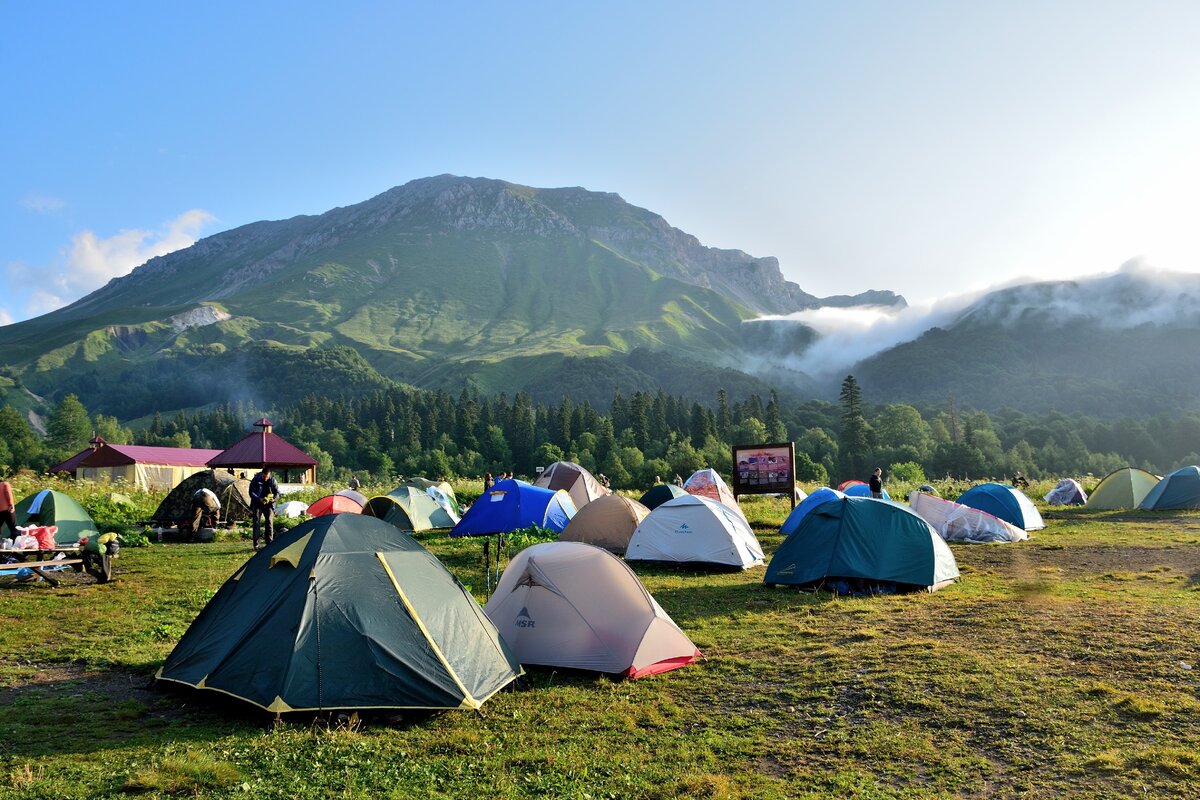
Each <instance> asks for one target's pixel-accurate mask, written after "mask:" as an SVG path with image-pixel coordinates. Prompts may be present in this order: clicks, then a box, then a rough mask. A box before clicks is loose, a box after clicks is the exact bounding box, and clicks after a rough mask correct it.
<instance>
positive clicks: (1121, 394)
mask: <svg viewBox="0 0 1200 800" xmlns="http://www.w3.org/2000/svg"><path fill="white" fill-rule="evenodd" d="M1198 337H1200V275H1192V274H1179V273H1166V272H1159V271H1153V270H1148V269H1145V268H1143V267H1139V266H1137V265H1136V264H1130V265H1127V266H1126V267H1124V268H1123V269H1122V270H1121V271H1119V272H1117V273H1115V274H1112V275H1108V276H1104V277H1100V278H1095V279H1090V280H1077V281H1059V282H1048V283H1036V284H1028V285H1024V286H1017V287H1012V288H1008V289H1003V290H1000V291H996V292H992V293H990V294H988V295H985V296H984V297H983V298H981V299H980V300H978V301H977V302H975V303H974V304H972V305H971V306H969V307H968V308H967V309H966V310H964V311H963V312H962V313H961V314H959V315H958V317H957V318H955V319H954V320H953V321H952V322H951V323H950V324H947V325H945V326H943V327H935V328H932V329H930V330H928V331H926V332H925V333H923V334H922V335H921V336H919V337H918V338H916V339H915V340H913V341H910V342H905V343H903V344H900V345H897V346H895V347H892V348H890V349H888V350H886V351H884V352H882V353H878V354H876V355H874V356H872V357H871V358H868V359H866V360H865V361H862V362H861V363H859V364H857V365H856V366H854V367H853V368H852V369H851V372H853V374H854V375H855V376H856V377H857V378H858V379H859V382H860V383H861V385H862V387H863V390H864V392H865V393H866V394H867V396H869V397H871V396H873V397H881V398H888V399H889V400H891V399H895V400H906V401H910V402H924V403H934V404H937V403H945V402H946V401H947V400H948V399H949V398H950V397H954V398H955V399H956V400H957V402H959V403H960V404H964V405H967V406H973V407H975V408H981V409H985V410H994V409H999V408H1003V407H1005V406H1009V407H1012V408H1017V409H1021V410H1023V411H1028V412H1046V411H1051V410H1055V409H1057V410H1061V411H1068V412H1069V411H1079V412H1083V413H1088V414H1099V415H1104V416H1114V415H1130V416H1134V417H1139V418H1142V417H1145V416H1148V415H1149V414H1154V413H1159V412H1164V411H1179V410H1182V409H1195V408H1198V407H1200V361H1197V358H1196V342H1197V339H1198Z"/></svg>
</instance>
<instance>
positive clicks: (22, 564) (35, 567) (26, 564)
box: [0, 558, 83, 587]
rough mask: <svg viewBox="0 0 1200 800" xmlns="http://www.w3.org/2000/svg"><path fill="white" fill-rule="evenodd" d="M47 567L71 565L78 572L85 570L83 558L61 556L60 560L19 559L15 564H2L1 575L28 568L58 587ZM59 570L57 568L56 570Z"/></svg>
mask: <svg viewBox="0 0 1200 800" xmlns="http://www.w3.org/2000/svg"><path fill="white" fill-rule="evenodd" d="M46 567H70V568H71V569H73V570H75V571H76V572H80V571H82V570H83V559H82V558H60V559H59V560H58V561H18V562H16V563H15V564H0V576H2V575H4V574H5V573H9V572H11V573H16V572H17V571H18V570H22V569H28V570H31V571H32V572H33V574H35V575H37V576H38V577H39V578H41V579H42V580H44V581H45V582H46V583H48V584H50V585H51V586H54V587H57V586H58V581H57V580H55V579H54V577H53V576H52V575H51V574H48V573H47V572H46V571H45V569H46ZM54 571H57V570H54Z"/></svg>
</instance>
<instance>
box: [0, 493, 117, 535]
mask: <svg viewBox="0 0 1200 800" xmlns="http://www.w3.org/2000/svg"><path fill="white" fill-rule="evenodd" d="M13 516H15V517H16V518H17V525H19V526H20V527H28V526H30V525H40V526H46V527H49V526H51V525H57V526H58V532H57V533H55V534H54V542H55V544H61V545H68V544H75V543H76V542H78V541H79V540H80V539H82V538H84V537H87V538H89V539H90V538H92V537H94V536H96V535H97V531H96V523H95V522H93V521H92V517H91V515H89V514H88V512H87V511H86V510H85V509H84V507H83V506H81V505H79V503H77V502H75V499H74V498H73V497H71V496H69V495H65V494H63V493H62V492H56V491H54V490H53V489H42V490H41V491H40V492H35V493H34V494H31V495H29V496H28V497H26V498H25V499H24V500H22V501H21V502H19V503H17V505H16V508H14V509H13ZM6 533H7V531H6Z"/></svg>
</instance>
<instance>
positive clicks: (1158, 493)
mask: <svg viewBox="0 0 1200 800" xmlns="http://www.w3.org/2000/svg"><path fill="white" fill-rule="evenodd" d="M1138 508H1144V509H1147V510H1149V511H1161V510H1165V509H1170V508H1200V467H1195V466H1192V467H1183V468H1182V469H1177V470H1175V471H1174V472H1172V473H1171V474H1170V475H1168V476H1166V477H1165V478H1163V479H1162V480H1161V481H1159V482H1158V483H1156V484H1155V485H1154V488H1153V489H1151V490H1150V493H1149V494H1147V495H1146V497H1145V498H1144V499H1143V500H1142V504H1141V505H1139V506H1138Z"/></svg>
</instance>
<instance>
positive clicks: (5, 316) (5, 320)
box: [0, 308, 15, 325]
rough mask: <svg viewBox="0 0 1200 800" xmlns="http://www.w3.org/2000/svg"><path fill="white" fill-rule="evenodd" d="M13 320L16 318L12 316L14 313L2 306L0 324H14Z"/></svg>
mask: <svg viewBox="0 0 1200 800" xmlns="http://www.w3.org/2000/svg"><path fill="white" fill-rule="evenodd" d="M13 322H15V320H14V319H13V318H12V315H11V314H9V313H8V312H7V311H5V310H4V309H3V308H0V325H12V324H13Z"/></svg>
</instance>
